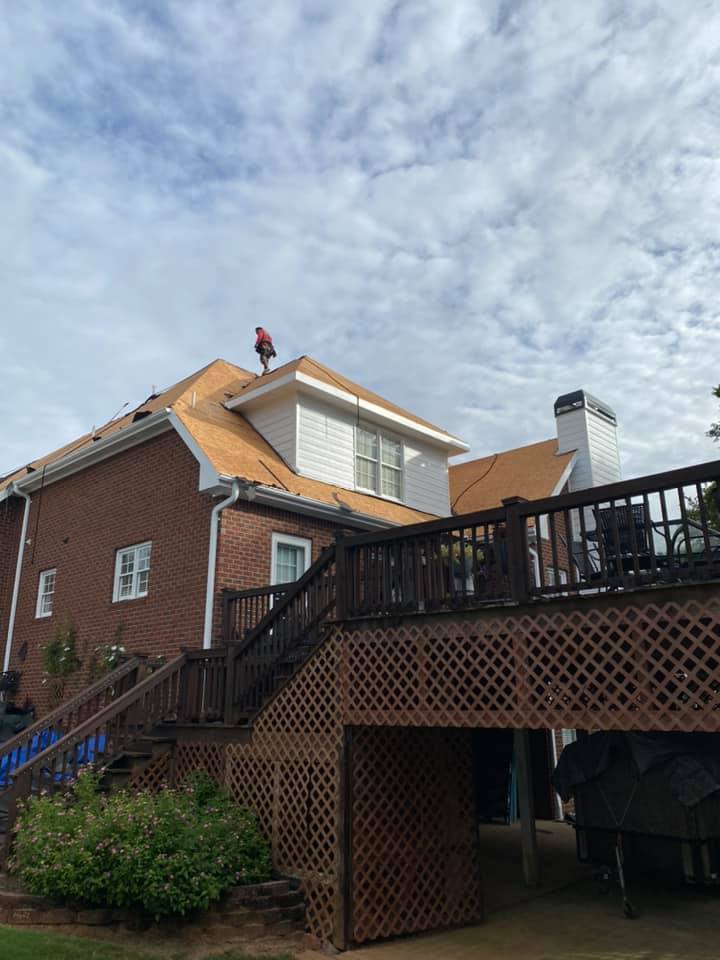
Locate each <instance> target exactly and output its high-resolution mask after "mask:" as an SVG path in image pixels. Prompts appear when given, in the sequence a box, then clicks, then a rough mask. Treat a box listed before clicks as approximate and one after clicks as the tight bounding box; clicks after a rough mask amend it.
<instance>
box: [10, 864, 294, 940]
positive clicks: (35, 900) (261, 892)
mask: <svg viewBox="0 0 720 960" xmlns="http://www.w3.org/2000/svg"><path fill="white" fill-rule="evenodd" d="M0 923H5V924H10V925H11V926H37V927H53V928H55V927H58V928H60V929H62V932H63V933H74V932H81V930H82V928H91V927H96V928H97V927H103V928H115V929H116V930H131V931H135V932H140V931H142V932H147V933H155V934H158V935H160V936H163V937H166V936H168V935H173V936H180V937H183V938H186V937H187V938H190V939H194V938H196V937H199V938H203V939H208V940H212V941H216V942H232V943H234V942H240V943H252V942H255V941H257V940H262V939H265V938H271V939H276V938H280V937H283V938H284V937H292V936H294V935H298V936H299V935H300V934H301V933H302V931H303V930H304V929H305V904H304V902H303V896H302V893H301V892H300V890H299V889H298V887H297V884H296V883H295V882H294V881H290V880H271V881H268V882H267V883H261V884H254V885H247V886H238V887H234V888H232V889H231V890H230V891H229V892H228V893H227V894H225V895H224V896H223V897H222V898H221V899H220V901H219V902H218V903H217V904H215V905H213V906H212V907H211V908H210V909H209V910H207V911H193V912H191V913H188V914H186V915H185V916H181V917H165V918H162V919H159V920H155V919H154V918H152V917H149V916H148V915H147V914H144V913H140V912H135V911H132V910H124V909H123V910H117V909H104V908H93V907H87V906H85V905H82V904H79V903H78V904H73V903H68V902H65V903H60V902H58V901H56V900H53V899H51V898H49V897H36V896H32V895H31V894H27V893H24V892H22V891H20V890H18V888H17V884H16V883H14V882H11V883H8V882H7V881H6V880H5V878H2V877H0Z"/></svg>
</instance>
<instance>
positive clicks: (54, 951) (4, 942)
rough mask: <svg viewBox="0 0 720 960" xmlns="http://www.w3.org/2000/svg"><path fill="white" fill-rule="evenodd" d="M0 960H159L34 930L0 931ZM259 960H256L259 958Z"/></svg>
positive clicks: (233, 958)
mask: <svg viewBox="0 0 720 960" xmlns="http://www.w3.org/2000/svg"><path fill="white" fill-rule="evenodd" d="M0 957H2V958H3V960H5V958H6V957H7V960H159V957H161V955H159V954H158V953H142V952H140V951H138V950H134V949H129V948H127V947H121V946H116V945H115V944H113V943H101V942H99V941H97V940H81V939H79V938H78V937H64V936H61V935H60V934H55V933H38V932H36V931H35V930H17V929H12V928H10V927H0ZM163 960H185V956H184V954H182V953H177V951H174V952H172V953H168V954H166V955H165V957H164V958H163ZM208 960H253V958H252V957H250V956H249V955H247V954H245V953H237V952H235V951H230V952H229V953H228V952H224V953H219V954H217V955H214V956H213V957H212V958H208ZM259 960H260V958H259ZM261 960H292V958H291V957H290V955H289V954H283V955H282V956H275V957H267V956H266V957H262V958H261Z"/></svg>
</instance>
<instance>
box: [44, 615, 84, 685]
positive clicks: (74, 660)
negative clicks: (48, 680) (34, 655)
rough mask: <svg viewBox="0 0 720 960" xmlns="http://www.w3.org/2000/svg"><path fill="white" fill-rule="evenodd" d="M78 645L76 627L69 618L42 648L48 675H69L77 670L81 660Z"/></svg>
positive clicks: (45, 669)
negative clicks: (77, 649) (78, 654)
mask: <svg viewBox="0 0 720 960" xmlns="http://www.w3.org/2000/svg"><path fill="white" fill-rule="evenodd" d="M76 645H77V638H76V635H75V627H74V626H73V625H72V623H70V621H69V620H68V621H66V622H65V623H63V624H62V626H59V627H58V628H57V629H56V630H55V633H54V634H53V636H52V638H51V639H50V640H48V642H47V643H46V644H45V646H44V647H43V648H42V663H43V670H44V671H45V673H46V674H47V676H48V677H69V676H70V674H71V673H74V671H75V670H77V668H78V666H79V663H80V661H79V660H78V656H77V651H76Z"/></svg>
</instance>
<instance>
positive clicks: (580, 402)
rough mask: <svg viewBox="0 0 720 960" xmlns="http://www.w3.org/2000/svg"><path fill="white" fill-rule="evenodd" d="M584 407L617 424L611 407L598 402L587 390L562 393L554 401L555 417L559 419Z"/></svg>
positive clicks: (600, 401)
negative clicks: (564, 414)
mask: <svg viewBox="0 0 720 960" xmlns="http://www.w3.org/2000/svg"><path fill="white" fill-rule="evenodd" d="M582 407H585V408H586V409H588V410H592V411H593V413H596V414H598V415H599V416H601V417H605V418H606V419H607V420H610V421H611V422H612V423H614V424H617V415H616V413H615V411H614V410H613V408H612V407H610V406H608V404H607V403H603V401H602V400H598V398H597V397H594V396H593V395H592V394H591V393H588V392H587V390H573V391H572V393H564V394H563V395H562V396H561V397H558V398H557V400H556V401H555V416H556V417H559V416H560V415H561V414H563V413H571V412H572V411H573V410H579V409H581V408H582Z"/></svg>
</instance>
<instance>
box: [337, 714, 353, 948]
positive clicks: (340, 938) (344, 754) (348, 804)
mask: <svg viewBox="0 0 720 960" xmlns="http://www.w3.org/2000/svg"><path fill="white" fill-rule="evenodd" d="M352 737H353V728H352V727H345V729H344V731H343V745H342V748H341V750H340V752H339V756H338V764H339V775H340V791H339V795H338V806H337V827H338V858H337V872H336V877H337V890H336V893H335V922H334V931H333V945H334V946H335V947H336V948H337V949H338V950H347V949H348V948H349V946H350V943H351V941H352V793H353V791H352Z"/></svg>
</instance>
